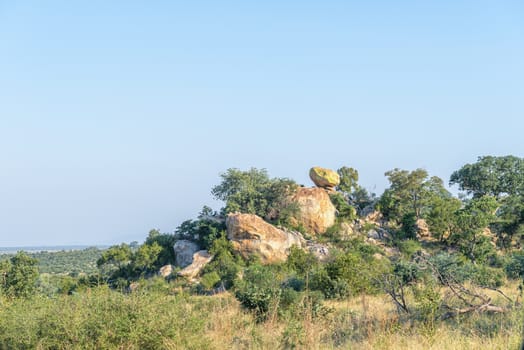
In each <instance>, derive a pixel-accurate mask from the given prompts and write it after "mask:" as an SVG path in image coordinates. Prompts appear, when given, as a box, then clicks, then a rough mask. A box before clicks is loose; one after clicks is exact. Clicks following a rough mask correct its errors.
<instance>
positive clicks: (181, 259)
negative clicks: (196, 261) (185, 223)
mask: <svg viewBox="0 0 524 350" xmlns="http://www.w3.org/2000/svg"><path fill="white" fill-rule="evenodd" d="M173 249H174V250H175V259H176V264H177V266H180V267H186V266H188V265H190V264H191V263H192V262H193V254H195V253H196V252H197V251H198V249H199V248H198V245H197V244H196V243H194V242H191V241H188V240H186V239H181V240H178V241H176V243H175V245H174V247H173Z"/></svg>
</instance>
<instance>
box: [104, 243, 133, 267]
mask: <svg viewBox="0 0 524 350" xmlns="http://www.w3.org/2000/svg"><path fill="white" fill-rule="evenodd" d="M132 254H133V252H132V251H131V248H130V247H129V245H127V244H126V243H122V244H120V245H114V246H111V247H109V248H108V249H107V250H106V251H104V252H103V253H102V256H101V257H100V258H99V259H98V260H97V262H96V264H97V266H98V267H99V268H100V267H102V266H107V267H114V268H118V269H120V268H122V267H123V266H125V265H128V264H129V263H130V262H131V256H132Z"/></svg>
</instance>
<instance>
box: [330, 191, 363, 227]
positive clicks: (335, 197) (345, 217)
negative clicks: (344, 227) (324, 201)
mask: <svg viewBox="0 0 524 350" xmlns="http://www.w3.org/2000/svg"><path fill="white" fill-rule="evenodd" d="M329 198H330V199H331V202H332V203H333V205H334V206H335V208H336V209H337V212H338V216H337V218H338V219H339V220H340V221H348V222H349V221H353V220H355V219H356V218H357V212H356V210H355V208H354V207H352V206H351V205H349V203H348V202H347V200H346V199H345V198H344V196H343V195H342V194H340V193H332V194H330V195H329Z"/></svg>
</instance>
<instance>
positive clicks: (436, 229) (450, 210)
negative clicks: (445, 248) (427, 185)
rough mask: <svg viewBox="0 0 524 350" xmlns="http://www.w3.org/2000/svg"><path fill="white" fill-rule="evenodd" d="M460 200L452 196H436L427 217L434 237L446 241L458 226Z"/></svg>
mask: <svg viewBox="0 0 524 350" xmlns="http://www.w3.org/2000/svg"><path fill="white" fill-rule="evenodd" d="M461 205H462V204H461V202H460V200H459V199H457V198H454V197H451V196H442V197H439V196H436V197H435V198H434V199H433V201H432V204H431V209H430V212H429V213H428V215H427V217H426V221H427V223H428V226H429V230H430V231H431V234H432V235H433V237H435V238H437V239H439V240H440V241H444V240H445V239H446V238H448V237H449V236H450V235H451V233H452V232H453V230H454V229H455V227H456V225H457V216H456V213H457V211H458V210H459V209H460V207H461Z"/></svg>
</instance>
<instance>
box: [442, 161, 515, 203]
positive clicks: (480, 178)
mask: <svg viewBox="0 0 524 350" xmlns="http://www.w3.org/2000/svg"><path fill="white" fill-rule="evenodd" d="M449 183H450V185H454V184H457V185H458V186H459V189H460V190H462V191H466V192H467V193H468V194H470V195H473V197H482V196H485V195H491V196H495V197H497V198H500V197H501V196H504V195H519V196H523V195H524V159H523V158H519V157H515V156H503V157H495V156H484V157H479V158H478V161H477V162H476V163H473V164H466V165H464V166H463V167H462V168H460V169H459V170H457V171H455V172H453V174H451V177H450V180H449Z"/></svg>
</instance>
